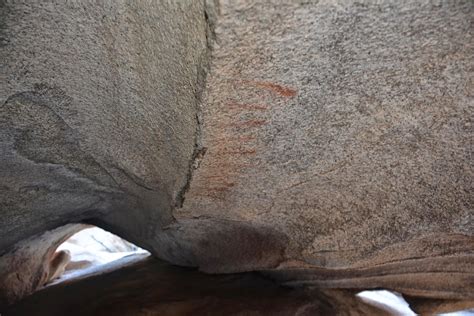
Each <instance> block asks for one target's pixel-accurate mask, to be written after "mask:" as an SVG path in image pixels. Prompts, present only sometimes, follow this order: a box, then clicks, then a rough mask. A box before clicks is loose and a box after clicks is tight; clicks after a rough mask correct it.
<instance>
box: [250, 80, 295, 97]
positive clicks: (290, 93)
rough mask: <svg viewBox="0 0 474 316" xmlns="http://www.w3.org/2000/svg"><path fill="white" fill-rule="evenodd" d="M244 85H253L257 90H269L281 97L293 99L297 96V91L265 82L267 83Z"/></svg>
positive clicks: (259, 82) (253, 82) (254, 82)
mask: <svg viewBox="0 0 474 316" xmlns="http://www.w3.org/2000/svg"><path fill="white" fill-rule="evenodd" d="M244 82H246V83H250V84H253V85H255V86H257V87H259V88H262V89H266V90H270V91H272V92H275V93H277V94H279V95H280V96H282V97H287V98H290V97H294V96H296V94H297V91H296V90H295V89H293V88H290V87H285V86H282V85H279V84H276V83H273V82H267V81H244Z"/></svg>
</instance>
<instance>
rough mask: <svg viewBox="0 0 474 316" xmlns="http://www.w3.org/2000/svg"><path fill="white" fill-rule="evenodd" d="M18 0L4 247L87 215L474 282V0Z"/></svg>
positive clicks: (0, 161) (222, 268)
mask: <svg viewBox="0 0 474 316" xmlns="http://www.w3.org/2000/svg"><path fill="white" fill-rule="evenodd" d="M0 12H1V13H0V14H1V19H0V20H1V22H0V23H1V24H0V35H1V36H0V37H1V46H0V60H2V67H1V77H2V78H4V80H3V79H2V85H1V86H0V102H1V103H0V104H1V105H0V179H1V182H0V209H1V214H2V219H3V220H2V222H1V224H0V254H4V257H2V258H3V259H2V258H0V261H1V260H4V258H5V256H8V255H9V253H11V251H12V249H13V248H14V247H15V245H18V242H21V241H22V240H25V239H27V238H31V237H32V236H35V235H37V234H41V233H44V232H45V231H48V230H51V229H55V228H57V227H59V226H61V225H65V224H67V223H75V222H87V223H93V224H96V225H98V226H101V227H103V228H105V229H107V230H110V231H111V232H113V233H116V234H118V235H120V236H122V237H124V238H126V239H128V240H130V241H131V242H134V243H136V244H137V245H139V246H141V247H144V248H146V249H148V250H150V251H151V252H152V253H153V254H154V255H155V256H157V257H160V258H162V259H166V260H168V261H170V262H172V263H175V264H179V265H184V266H196V267H199V269H201V270H202V271H205V272H209V273H231V272H242V271H250V270H263V271H265V273H267V275H269V276H271V277H273V278H275V279H277V280H279V281H280V282H284V283H286V284H288V285H298V286H300V285H306V286H318V287H323V288H325V287H326V288H351V289H354V288H360V289H366V288H379V287H386V288H390V289H395V290H398V291H399V292H401V293H404V294H409V295H411V296H413V297H427V298H442V299H449V300H454V301H457V300H459V299H469V298H471V299H472V298H473V293H474V273H473V271H474V255H473V253H474V237H473V232H474V220H473V218H474V211H473V205H474V203H473V202H474V201H473V200H474V194H473V192H474V190H473V181H472V179H473V173H474V172H473V171H474V168H473V160H472V155H473V148H474V146H473V144H472V139H474V138H473V136H474V135H473V128H472V110H473V105H474V101H473V93H472V91H473V90H474V86H473V80H474V79H473V78H474V76H473V67H472V66H473V55H474V40H473V29H472V25H473V22H474V21H473V17H474V4H473V2H472V1H469V0H465V1H450V2H448V1H446V2H445V1H439V2H437V1H424V0H423V1H418V2H410V1H391V0H384V1H365V2H358V1H331V0H327V1H326V0H321V1H292V2H278V1H263V0H262V1H242V0H238V1H224V0H222V1H220V2H219V3H212V2H210V1H209V2H207V3H204V1H183V2H179V3H178V2H176V3H175V2H160V3H157V2H137V3H125V2H122V1H118V2H112V1H105V2H101V3H100V4H94V5H91V4H87V5H86V4H82V3H68V4H59V3H56V4H40V3H28V4H26V3H17V2H2V7H1V11H0ZM211 46H212V50H211ZM211 53H212V55H211ZM208 66H210V68H209V71H207V70H208ZM207 73H208V75H207V78H206V74H207ZM53 241H54V240H50V241H49V242H50V243H51V245H54V242H53Z"/></svg>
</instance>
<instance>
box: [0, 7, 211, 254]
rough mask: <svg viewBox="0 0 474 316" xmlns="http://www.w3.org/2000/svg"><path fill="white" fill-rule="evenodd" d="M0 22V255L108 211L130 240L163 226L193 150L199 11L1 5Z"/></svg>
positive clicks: (202, 31)
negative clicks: (26, 240) (37, 236)
mask: <svg viewBox="0 0 474 316" xmlns="http://www.w3.org/2000/svg"><path fill="white" fill-rule="evenodd" d="M0 14H1V28H0V32H1V40H2V43H1V46H0V60H1V63H2V67H1V70H0V71H1V73H0V74H1V75H0V76H1V78H2V83H1V86H0V104H1V105H0V153H1V154H0V179H1V183H0V207H1V212H2V219H3V220H2V222H1V227H0V253H2V252H4V251H5V250H6V249H8V247H11V246H12V245H13V244H14V243H15V242H18V241H19V240H21V239H24V238H26V237H29V236H32V235H34V234H37V233H41V232H43V231H45V230H47V229H52V228H55V227H57V226H60V225H64V224H66V223H68V222H78V221H83V220H88V219H91V218H97V217H103V216H105V215H107V214H110V213H111V212H113V215H112V217H113V220H111V221H112V222H113V223H114V224H115V223H116V225H119V226H121V228H122V227H123V230H126V231H127V232H128V234H127V235H128V236H127V237H128V238H129V239H134V240H135V239H140V238H145V237H146V234H145V233H144V230H145V227H147V225H153V226H160V225H164V224H168V223H170V222H171V221H172V215H171V210H172V208H173V207H174V205H175V204H176V203H177V202H179V200H180V199H181V196H180V195H181V191H182V189H183V188H184V186H185V185H186V183H187V177H188V171H189V164H190V160H191V158H192V155H193V152H194V147H195V141H196V140H195V138H196V131H197V119H196V112H197V111H196V105H197V102H198V99H199V95H200V87H201V86H202V84H200V82H201V81H202V80H203V74H204V69H205V65H206V60H207V55H208V47H207V38H206V32H207V23H206V19H205V12H204V4H203V1H187V2H182V3H181V2H180V3H173V2H166V3H156V2H150V3H149V2H146V3H145V2H142V3H127V2H125V1H104V2H101V3H100V4H91V3H81V2H74V3H67V4H66V3H63V2H60V1H58V2H56V3H40V2H33V3H31V2H18V1H2V2H1V13H0ZM124 217H125V218H124ZM130 218H133V219H132V220H130Z"/></svg>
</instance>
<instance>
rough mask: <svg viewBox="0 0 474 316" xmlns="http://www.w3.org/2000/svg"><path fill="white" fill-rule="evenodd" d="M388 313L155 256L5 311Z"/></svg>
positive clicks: (340, 296) (339, 294) (341, 296)
mask: <svg viewBox="0 0 474 316" xmlns="http://www.w3.org/2000/svg"><path fill="white" fill-rule="evenodd" d="M33 314H34V315H48V316H51V315H250V314H251V315H336V314H337V315H349V314H350V315H373V314H377V315H383V314H384V312H382V311H380V310H377V309H375V308H374V307H371V306H369V305H366V304H364V303H363V302H361V301H360V300H358V299H357V298H356V297H355V296H354V295H353V294H352V293H350V292H347V291H335V290H330V291H317V290H307V289H306V290H304V289H291V288H285V287H281V286H279V285H277V284H275V283H273V282H272V281H269V280H267V279H264V278H263V277H261V276H260V275H259V274H257V273H242V274H226V275H208V274H204V273H201V272H198V271H196V270H195V269H188V268H179V267H175V266H172V265H169V264H167V263H164V262H162V261H159V260H157V259H153V258H149V259H145V260H143V261H141V262H138V263H133V264H131V265H129V266H127V267H123V268H122V269H119V270H116V271H113V272H109V273H105V274H101V275H95V276H93V277H90V278H86V279H82V280H77V281H69V282H65V283H62V284H58V285H55V286H50V287H47V288H44V289H43V290H41V291H39V292H37V293H35V294H33V295H32V296H30V297H28V298H26V299H24V300H23V301H21V302H20V303H18V304H16V305H12V306H10V307H9V308H8V309H7V310H5V311H3V313H2V315H33Z"/></svg>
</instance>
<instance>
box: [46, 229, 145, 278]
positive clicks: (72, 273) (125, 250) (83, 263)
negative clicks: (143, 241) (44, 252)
mask: <svg viewBox="0 0 474 316" xmlns="http://www.w3.org/2000/svg"><path fill="white" fill-rule="evenodd" d="M60 250H68V251H69V252H70V253H71V262H70V263H69V264H68V265H67V266H66V271H65V273H64V274H63V276H62V277H61V278H60V279H59V280H58V281H59V282H61V281H63V280H65V279H71V278H76V277H80V276H82V275H85V274H89V273H93V272H96V271H99V270H100V266H102V265H104V264H108V263H110V262H112V261H116V260H119V259H121V258H124V257H127V256H139V257H146V256H147V255H149V254H150V253H149V252H148V251H146V250H144V249H142V248H140V247H137V246H135V245H134V244H132V243H129V242H128V241H126V240H124V239H122V238H120V237H118V236H116V235H114V234H111V233H109V232H107V231H105V230H103V229H100V228H98V227H92V228H87V229H84V230H81V231H80V232H78V233H76V234H74V235H73V236H72V237H70V238H69V239H68V240H66V241H65V242H64V243H63V244H61V245H60V246H59V247H58V249H57V251H60ZM55 283H56V282H55Z"/></svg>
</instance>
